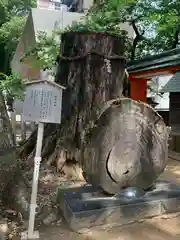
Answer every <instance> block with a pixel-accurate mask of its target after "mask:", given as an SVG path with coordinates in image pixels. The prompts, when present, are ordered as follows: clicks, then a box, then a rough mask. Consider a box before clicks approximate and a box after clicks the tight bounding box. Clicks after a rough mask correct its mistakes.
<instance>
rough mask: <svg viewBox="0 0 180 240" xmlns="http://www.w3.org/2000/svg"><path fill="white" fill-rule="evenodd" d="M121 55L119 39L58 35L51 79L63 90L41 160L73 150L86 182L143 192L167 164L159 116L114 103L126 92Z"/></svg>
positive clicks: (147, 109)
mask: <svg viewBox="0 0 180 240" xmlns="http://www.w3.org/2000/svg"><path fill="white" fill-rule="evenodd" d="M123 54H124V39H123V38H118V37H116V36H111V35H107V34H105V33H91V32H87V33H84V32H83V33H79V32H69V33H65V34H63V35H62V39H61V53H60V61H59V66H58V71H57V75H56V82H57V83H59V84H61V85H63V86H65V87H66V88H67V89H66V90H65V91H64V94H63V107H62V111H63V112H62V124H61V126H55V125H47V127H46V129H45V139H44V145H45V148H44V150H43V154H44V156H45V157H47V156H48V155H49V154H51V153H53V157H54V158H60V155H62V154H61V150H62V148H65V149H66V150H67V151H74V149H77V150H78V152H80V159H78V161H79V162H80V163H81V164H82V166H83V170H84V175H85V178H86V180H87V181H88V182H89V183H92V184H96V185H100V186H101V187H102V188H103V189H104V190H105V191H106V192H108V193H111V194H113V193H116V192H118V191H119V189H120V188H122V187H127V186H134V185H135V186H139V187H141V188H144V189H146V188H149V187H150V186H151V185H152V184H153V181H154V180H155V179H156V178H157V177H158V176H159V174H160V173H161V172H162V171H163V170H164V168H165V165H166V162H167V139H168V134H167V129H166V126H165V125H164V123H163V120H162V119H161V118H160V116H159V115H158V114H157V113H156V112H155V111H154V110H153V109H152V108H151V107H149V106H148V105H145V104H143V103H138V102H135V101H132V100H130V99H126V100H123V99H120V100H118V101H116V100H115V99H119V98H122V97H123V95H125V93H127V95H128V94H129V91H128V87H129V83H128V80H127V77H126V74H125V65H126V61H125V59H124V57H123ZM51 130H52V131H51ZM159 131H162V133H160V132H159ZM47 132H48V134H47ZM52 133H53V134H52ZM52 135H53V141H52ZM51 142H53V144H55V145H56V149H55V150H54V149H53V147H52V148H51V150H50V147H49V146H52V145H51ZM28 144H29V146H31V148H32V142H31V141H30V142H29V143H28V142H27V143H26V149H25V151H26V153H27V152H28V151H27V147H28ZM25 151H24V152H25ZM72 155H73V154H72ZM75 155H76V154H74V156H75ZM77 156H78V154H77Z"/></svg>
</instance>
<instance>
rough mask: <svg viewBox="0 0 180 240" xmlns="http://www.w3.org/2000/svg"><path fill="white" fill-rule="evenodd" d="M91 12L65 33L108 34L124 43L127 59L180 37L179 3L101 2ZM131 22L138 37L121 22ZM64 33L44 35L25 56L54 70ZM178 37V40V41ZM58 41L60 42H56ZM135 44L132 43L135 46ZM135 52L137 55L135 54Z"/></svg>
mask: <svg viewBox="0 0 180 240" xmlns="http://www.w3.org/2000/svg"><path fill="white" fill-rule="evenodd" d="M96 2H97V3H96V4H94V6H93V7H92V8H91V9H90V10H89V12H88V13H87V15H86V16H85V18H84V19H82V21H81V22H79V23H75V24H73V25H72V26H69V27H68V28H67V29H65V31H81V32H83V31H84V32H87V31H92V32H107V33H109V34H115V35H118V36H121V37H123V38H124V40H125V54H126V57H127V58H131V59H134V58H136V59H137V58H141V57H143V56H144V55H148V54H155V53H159V52H161V51H163V50H167V49H172V48H174V47H177V46H178V42H179V35H180V26H179V25H180V23H179V16H180V12H179V11H180V1H179V0H173V1H170V0H166V1H165V0H122V1H120V0H100V1H96ZM124 22H129V24H130V25H132V27H133V29H134V31H135V33H136V38H135V39H134V40H132V39H129V38H128V35H127V32H126V31H124V30H122V29H121V26H120V23H124ZM61 33H62V32H61V31H59V32H57V31H56V32H53V34H52V36H48V35H47V34H46V33H41V34H40V36H39V38H38V42H37V44H36V46H35V47H33V48H32V49H30V51H29V52H28V53H27V54H26V57H27V56H28V55H30V56H34V57H35V59H36V61H35V62H34V64H35V65H36V66H39V67H40V68H41V69H42V68H44V69H47V68H48V69H51V68H52V67H53V66H54V65H55V60H56V57H57V55H58V52H59V51H58V49H59V43H60V40H59V38H60V35H61ZM177 38H178V39H177ZM57 40H58V41H57ZM132 43H133V44H132ZM132 52H134V54H132Z"/></svg>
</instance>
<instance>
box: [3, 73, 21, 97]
mask: <svg viewBox="0 0 180 240" xmlns="http://www.w3.org/2000/svg"><path fill="white" fill-rule="evenodd" d="M0 78H1V80H0V91H1V92H3V93H4V94H5V95H9V96H13V97H14V98H19V99H23V96H24V90H25V84H24V82H23V81H22V79H21V78H20V77H19V75H18V74H16V73H14V74H11V75H9V76H7V75H6V74H4V73H0Z"/></svg>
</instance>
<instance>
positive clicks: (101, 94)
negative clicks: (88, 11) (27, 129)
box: [21, 32, 129, 159]
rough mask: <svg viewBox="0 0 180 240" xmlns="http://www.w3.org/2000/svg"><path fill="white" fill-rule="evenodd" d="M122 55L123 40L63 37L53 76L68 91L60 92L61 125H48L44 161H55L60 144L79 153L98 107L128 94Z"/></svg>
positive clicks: (30, 148)
mask: <svg viewBox="0 0 180 240" xmlns="http://www.w3.org/2000/svg"><path fill="white" fill-rule="evenodd" d="M123 55H124V38H123V37H122V38H120V37H117V36H111V35H108V34H106V33H93V32H68V33H64V34H63V35H62V38H61V51H60V61H59V66H58V70H57V74H56V82H57V83H59V84H61V85H63V86H65V87H66V88H67V89H66V90H65V91H64V92H63V109H62V124H61V126H57V125H53V124H48V125H47V127H46V129H45V134H44V135H45V138H44V145H45V146H46V147H44V149H43V156H42V157H43V158H44V159H47V158H48V156H50V155H51V154H53V153H54V155H55V156H56V157H57V156H58V153H57V151H58V152H59V151H61V149H60V148H59V145H60V144H61V145H62V144H63V145H65V146H63V147H64V148H69V145H71V146H72V147H71V148H73V149H74V148H78V149H80V147H81V143H82V141H83V136H84V134H85V132H86V128H88V125H90V124H91V122H92V121H94V119H95V118H96V115H97V114H98V106H99V105H100V104H101V103H102V102H106V101H108V100H110V99H112V98H116V97H119V96H122V93H123V91H126V92H127V90H128V87H129V84H128V83H129V82H128V81H127V77H126V75H125V71H124V70H125V66H126V60H125V58H124V56H123ZM35 139H36V138H35V134H33V135H32V136H31V137H30V139H29V140H28V141H27V142H26V143H25V145H24V147H23V148H22V151H21V156H23V157H27V156H28V155H29V154H30V153H31V152H32V151H33V148H34V147H35ZM62 139H63V140H62ZM62 142H63V143H62ZM64 142H65V143H64ZM56 150H57V151H56Z"/></svg>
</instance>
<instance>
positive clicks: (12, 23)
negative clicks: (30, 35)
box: [0, 16, 25, 57]
mask: <svg viewBox="0 0 180 240" xmlns="http://www.w3.org/2000/svg"><path fill="white" fill-rule="evenodd" d="M24 24H25V18H24V17H18V16H13V17H12V18H11V19H10V20H9V21H8V22H6V23H4V24H2V26H1V28H0V42H1V43H3V44H4V49H5V51H6V52H7V53H9V56H10V57H11V56H12V54H13V53H14V51H15V49H16V46H17V42H18V40H19V36H20V35H21V33H22V31H23V28H24Z"/></svg>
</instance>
